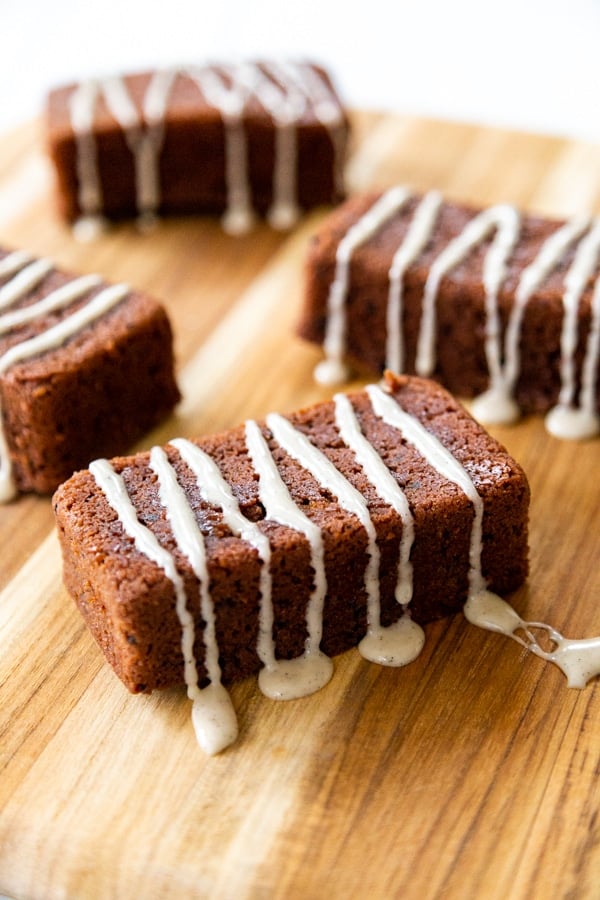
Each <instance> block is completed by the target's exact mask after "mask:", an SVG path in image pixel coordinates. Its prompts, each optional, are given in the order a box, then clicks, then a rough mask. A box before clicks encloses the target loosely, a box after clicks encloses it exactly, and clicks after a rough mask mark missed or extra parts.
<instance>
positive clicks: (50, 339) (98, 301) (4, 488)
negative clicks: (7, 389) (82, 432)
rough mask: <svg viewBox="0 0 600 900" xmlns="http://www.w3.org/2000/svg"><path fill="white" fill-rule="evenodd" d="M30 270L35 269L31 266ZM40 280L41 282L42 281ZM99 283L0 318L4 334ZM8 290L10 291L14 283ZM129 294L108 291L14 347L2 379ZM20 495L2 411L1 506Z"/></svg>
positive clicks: (118, 288)
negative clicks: (15, 366) (25, 361)
mask: <svg viewBox="0 0 600 900" xmlns="http://www.w3.org/2000/svg"><path fill="white" fill-rule="evenodd" d="M28 268H31V266H29V267H28ZM24 271H27V270H24ZM21 274H23V273H21ZM18 278H19V275H17V276H16V278H15V279H14V280H15V281H16V280H17V279H18ZM39 280H40V281H41V278H40V279H39ZM37 283H39V282H37V281H36V282H35V284H37ZM98 283H99V279H98V278H97V277H96V276H83V277H82V278H79V279H76V280H75V281H73V282H69V283H68V284H67V285H64V286H63V287H61V288H58V289H57V290H56V291H54V292H52V293H51V294H49V295H48V296H47V297H45V298H44V300H41V301H39V302H38V303H36V304H32V305H31V306H29V307H25V308H23V309H21V310H15V311H13V312H9V313H6V314H5V315H3V316H0V334H5V333H6V332H7V331H8V330H9V329H11V328H14V327H16V326H17V325H21V324H25V323H26V322H28V321H31V320H33V319H34V318H36V317H37V316H41V315H46V314H47V313H48V312H51V311H53V310H56V309H60V308H62V307H64V306H66V305H68V304H69V303H71V302H73V301H75V300H77V299H78V298H79V297H82V296H84V295H85V294H86V293H88V292H89V291H90V290H92V289H93V288H94V287H96V286H97V285H98ZM4 287H6V288H9V287H10V282H9V283H8V284H7V285H5V286H4ZM128 290H129V289H128V288H127V286H126V285H122V284H117V285H112V286H110V287H107V288H105V289H104V290H103V291H101V292H100V293H98V294H96V296H95V297H93V298H92V299H91V300H90V301H89V302H88V303H87V304H86V305H85V306H82V307H81V308H80V309H78V310H76V311H75V312H74V313H71V315H69V316H66V317H65V318H64V319H63V320H62V321H60V322H58V323H57V324H56V325H53V326H51V327H50V328H47V329H46V330H45V331H43V332H41V333H40V334H38V335H36V336H35V337H32V338H29V339H28V340H24V341H20V342H19V343H17V344H14V345H13V346H12V347H10V348H9V349H8V350H7V351H6V352H5V353H4V354H3V355H2V356H0V375H2V374H4V372H6V371H7V370H8V369H9V368H10V367H11V366H13V365H15V364H16V363H19V362H22V361H23V360H25V359H30V358H31V357H33V356H38V355H40V354H42V353H47V352H48V351H49V350H53V349H55V348H56V347H60V346H62V344H64V343H65V341H67V340H68V339H69V338H70V337H72V336H73V335H75V334H77V333H78V332H79V331H81V330H82V329H84V328H85V327H86V326H87V325H89V324H91V323H92V322H93V321H95V320H96V319H98V318H100V317H101V316H103V315H105V313H107V312H108V311H109V310H110V309H111V308H112V307H113V306H115V305H116V304H117V303H119V302H120V301H121V300H122V299H123V297H124V296H125V294H127V293H128ZM24 293H25V292H24V291H21V290H19V291H16V292H15V297H14V300H16V299H20V298H21V297H22V296H23V295H24ZM16 493H17V489H16V484H15V480H14V477H13V470H12V463H11V458H10V452H9V448H8V444H7V440H6V430H5V427H4V420H3V417H2V411H1V409H0V503H7V502H8V501H9V500H12V499H13V497H14V496H15V495H16Z"/></svg>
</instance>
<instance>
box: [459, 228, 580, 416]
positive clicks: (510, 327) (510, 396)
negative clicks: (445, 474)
mask: <svg viewBox="0 0 600 900" xmlns="http://www.w3.org/2000/svg"><path fill="white" fill-rule="evenodd" d="M588 226H589V219H588V218H583V217H580V218H577V219H573V220H572V221H570V222H567V223H566V224H565V225H563V226H562V227H561V228H559V229H558V231H555V232H554V234H552V235H551V236H550V237H549V238H548V239H547V240H546V241H545V242H544V244H543V245H542V247H541V249H540V251H539V253H538V254H537V256H536V257H535V259H534V260H533V262H532V263H531V264H530V265H529V266H527V268H526V269H524V270H523V272H522V274H521V277H520V279H519V284H518V286H517V289H516V291H515V299H514V303H513V306H512V309H511V311H510V316H509V320H508V324H507V327H506V335H505V338H504V365H503V367H502V369H499V368H496V369H494V370H493V371H491V372H490V387H489V389H488V390H487V391H485V393H483V394H480V396H479V397H476V398H475V399H474V401H473V405H472V409H473V413H474V415H475V416H476V418H478V419H479V420H480V421H482V422H490V423H497V424H509V423H511V422H514V421H516V419H518V417H519V407H518V405H517V403H516V401H515V399H514V390H515V385H516V383H517V379H518V377H519V364H520V360H519V341H520V337H521V327H522V323H523V315H524V312H525V308H526V306H527V304H528V302H529V300H530V298H531V296H532V295H533V293H534V292H535V291H536V290H538V288H539V287H540V285H541V284H542V283H543V282H544V280H545V279H546V278H547V277H548V276H549V275H550V273H551V272H552V271H553V269H555V268H556V267H557V265H558V264H559V263H560V261H561V260H562V259H563V258H564V255H565V253H566V252H567V250H568V249H569V247H571V246H572V245H573V244H574V243H575V242H576V241H578V240H579V239H580V238H581V236H582V234H583V233H584V231H585V230H586V229H587V228H588ZM497 355H499V351H497Z"/></svg>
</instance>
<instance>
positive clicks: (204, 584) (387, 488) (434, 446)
mask: <svg viewBox="0 0 600 900" xmlns="http://www.w3.org/2000/svg"><path fill="white" fill-rule="evenodd" d="M367 392H368V396H369V398H370V402H371V405H372V408H373V411H374V412H375V414H376V415H377V416H378V417H379V418H381V419H382V420H383V421H384V422H386V424H388V425H389V426H391V427H393V428H395V429H397V430H398V431H400V432H401V434H402V436H403V438H404V440H405V441H407V442H408V443H410V444H412V446H413V447H415V449H416V450H417V451H418V452H419V453H420V454H421V455H422V456H423V457H424V459H425V460H426V461H427V462H428V463H429V464H430V465H431V466H432V467H433V468H434V469H435V470H436V471H437V472H438V473H439V474H440V475H441V476H442V477H444V478H446V479H448V480H449V481H452V482H453V483H455V484H456V485H457V486H458V487H459V488H460V489H461V490H462V491H463V492H464V493H465V495H466V496H467V498H468V499H469V500H470V502H471V503H472V505H473V508H474V519H473V524H472V528H471V539H470V548H469V576H468V584H469V588H468V598H467V601H466V604H465V615H466V616H467V618H468V619H469V621H471V622H473V623H474V624H476V625H479V626H480V627H483V628H488V629H491V630H494V631H499V632H502V633H503V634H506V635H508V636H509V637H512V638H513V639H514V640H517V641H519V643H521V644H522V645H523V646H525V647H527V649H528V650H531V651H532V652H533V653H536V654H537V655H538V656H541V657H543V658H544V659H547V660H549V661H551V662H554V663H555V664H556V665H558V666H560V668H561V669H562V670H563V672H564V673H565V674H566V675H567V679H568V684H569V686H570V687H583V686H584V685H585V683H586V681H587V680H589V679H590V678H591V677H593V676H594V675H597V674H600V638H592V639H590V640H582V641H571V640H567V639H565V638H563V637H562V635H560V634H559V633H558V632H557V631H555V630H554V629H552V628H550V626H547V625H544V624H543V623H538V622H525V621H523V620H522V619H521V618H520V617H519V616H518V615H517V613H516V612H515V611H514V610H513V609H512V608H511V607H510V606H509V605H508V604H507V603H505V602H504V601H503V600H501V598H500V597H497V596H496V595H495V594H492V593H491V592H490V591H488V590H487V588H486V585H485V580H484V577H483V574H482V571H481V553H482V521H483V512H484V509H483V501H482V499H481V498H480V496H479V494H478V492H477V489H476V487H475V485H474V483H473V481H472V480H471V477H470V476H469V474H468V472H467V470H466V469H465V468H464V467H463V466H462V465H461V463H460V462H459V461H458V459H456V457H454V456H453V454H452V453H451V452H450V451H449V450H448V449H447V448H446V447H445V446H444V445H443V444H442V443H441V442H440V441H439V440H438V438H437V437H436V436H435V435H433V434H432V433H431V432H429V431H428V430H427V429H426V428H425V426H424V425H422V424H421V422H420V421H419V420H418V419H417V418H415V417H414V416H412V415H410V414H409V413H407V412H406V411H405V410H403V409H402V408H401V407H400V405H399V404H398V403H397V402H396V400H395V399H394V398H393V397H392V396H391V395H390V394H389V393H386V392H384V391H383V390H382V389H381V388H380V387H376V386H370V387H368V388H367ZM334 405H335V422H336V427H337V429H338V432H339V435H340V438H341V439H342V441H343V442H344V444H345V445H346V446H347V447H348V448H349V449H350V450H351V451H352V453H353V454H354V456H355V458H356V461H357V463H358V464H359V465H360V467H361V468H362V470H363V472H364V474H365V476H366V477H367V479H368V481H369V482H370V484H372V486H373V487H374V488H375V490H376V492H377V494H378V496H379V497H380V498H381V499H382V500H383V501H384V502H385V503H387V504H389V505H390V506H391V507H392V508H393V509H394V510H395V511H396V512H397V513H398V515H399V516H400V517H401V520H402V525H403V527H402V537H401V542H400V548H399V558H398V574H397V585H396V592H395V593H396V599H397V601H398V603H399V604H400V605H401V606H402V607H403V614H402V615H401V617H400V619H399V620H398V621H397V622H396V623H395V624H394V625H392V626H390V627H382V625H381V621H380V614H381V611H380V605H379V591H380V582H379V563H380V553H379V548H378V546H377V534H376V530H375V526H374V524H373V521H372V519H371V516H370V513H369V509H368V505H367V502H366V500H365V498H364V497H363V495H362V494H361V493H360V492H359V491H357V490H356V489H355V488H354V486H353V485H352V484H351V483H350V482H349V481H348V480H347V479H346V477H345V476H344V475H342V473H341V472H340V471H339V470H338V469H337V468H336V467H335V466H334V464H333V463H332V462H331V460H330V459H329V458H328V457H327V456H326V455H325V454H324V453H323V452H321V451H320V450H319V449H318V448H317V447H316V446H315V445H314V444H313V443H312V442H311V441H310V439H309V438H308V437H307V436H306V435H305V434H303V433H302V432H301V431H299V430H298V429H296V428H295V427H294V426H293V425H292V423H291V422H290V421H289V420H288V419H285V418H283V417H282V416H280V415H278V414H276V413H272V414H271V415H269V416H267V427H268V428H269V429H270V431H271V434H272V436H273V439H274V440H275V441H276V442H277V444H278V445H279V447H280V448H281V449H282V450H283V451H285V453H286V454H288V455H289V456H290V457H292V458H293V459H295V460H296V461H297V462H298V463H299V465H301V466H302V468H304V469H306V470H307V471H308V472H310V474H311V475H312V476H313V478H315V479H316V481H317V482H318V484H319V485H320V486H321V487H323V488H324V489H325V490H327V491H328V492H329V493H330V494H332V495H333V496H335V498H336V502H337V503H338V505H339V506H340V507H341V508H342V509H344V510H346V511H347V512H349V513H351V514H352V515H354V516H356V518H357V519H358V521H359V522H360V524H361V525H362V527H363V528H364V529H365V532H366V535H367V543H368V548H367V554H368V563H367V566H366V571H365V576H364V578H365V590H366V593H367V600H368V604H367V605H368V614H367V620H368V627H367V634H366V635H365V637H364V639H363V641H361V643H360V645H359V650H360V651H361V653H362V654H363V656H365V657H366V658H367V659H370V660H373V661H375V662H378V663H381V664H384V665H393V666H399V665H405V664H406V663H409V662H411V661H412V660H413V659H415V658H416V657H417V656H418V655H419V653H420V651H421V649H422V646H423V643H424V633H423V630H422V628H421V627H420V626H419V625H417V624H416V623H415V622H413V621H412V619H411V618H410V615H409V613H408V605H409V603H410V600H411V597H412V566H411V562H410V552H411V547H412V544H413V540H414V523H413V518H412V514H411V511H410V508H409V505H408V502H407V499H406V496H405V495H404V493H403V491H402V490H401V488H400V486H399V485H398V483H397V482H396V480H395V478H394V477H393V475H392V474H391V472H390V471H389V469H388V468H387V466H386V465H385V463H384V461H383V459H382V458H381V457H380V456H379V454H378V453H377V451H376V450H375V448H374V446H373V445H372V444H371V443H370V442H369V441H368V440H367V438H366V437H365V435H364V434H363V432H362V430H361V426H360V422H359V420H358V417H357V415H356V412H355V411H354V408H353V406H352V404H351V402H350V400H349V399H348V398H347V397H345V396H343V395H336V397H335V399H334ZM245 439H246V447H247V451H248V455H249V458H250V462H251V463H252V466H253V468H254V471H255V472H256V475H257V476H258V482H259V487H258V492H259V500H260V502H261V504H262V505H263V507H264V510H265V520H264V521H267V522H275V523H278V524H280V525H283V526H285V527H287V528H292V529H294V530H296V531H298V532H299V533H301V534H303V535H304V536H305V538H306V539H307V541H308V544H309V548H310V554H311V567H312V569H313V572H314V588H313V591H312V594H311V598H310V601H309V604H308V609H307V631H308V638H307V640H306V644H305V650H304V653H303V654H302V655H301V656H299V657H297V658H295V659H292V660H277V659H275V650H274V641H273V634H272V632H273V608H272V583H271V573H270V563H271V548H270V544H269V540H268V538H267V536H266V535H265V534H264V532H263V531H262V530H261V528H260V525H259V524H257V523H254V522H252V521H250V520H249V519H247V518H246V516H245V515H244V514H243V512H242V510H241V508H240V506H239V503H238V501H237V500H236V498H235V496H234V494H233V491H232V488H231V486H230V485H229V483H228V482H227V481H226V480H225V478H224V476H223V475H222V474H221V471H220V469H219V466H218V465H217V463H216V462H215V461H214V460H213V459H212V458H211V457H210V456H208V454H206V453H205V452H204V451H203V450H201V449H200V448H199V447H197V446H196V445H195V444H193V443H191V442H190V441H188V440H184V439H177V440H174V441H172V442H171V446H172V447H173V448H174V449H175V450H177V452H178V453H179V456H180V457H181V459H182V460H183V462H184V463H185V464H186V465H187V466H188V467H189V468H190V470H191V471H192V472H193V474H194V475H195V478H196V483H197V486H198V489H199V490H200V494H201V496H202V498H203V500H204V501H205V502H207V503H209V504H211V505H213V506H216V507H217V508H218V509H219V510H220V511H221V513H222V515H223V521H224V522H225V524H226V525H227V526H228V527H229V528H230V530H231V532H232V533H233V535H235V536H236V537H239V538H240V539H242V540H244V541H248V543H249V544H250V545H251V546H252V547H253V548H254V549H255V550H256V551H257V553H258V556H259V559H260V563H261V572H260V593H261V607H260V623H259V637H258V641H257V644H258V646H257V651H258V653H259V656H260V658H261V661H262V662H263V668H262V670H261V672H260V674H259V685H260V687H261V690H262V691H263V692H264V693H265V694H266V695H267V696H269V697H272V698H273V699H291V698H294V697H302V696H305V695H306V694H308V693H312V692H313V691H316V690H318V689H319V688H320V687H322V686H323V685H324V684H326V683H327V681H328V680H329V678H330V677H331V674H332V662H331V660H330V659H329V658H328V657H327V656H325V655H324V654H323V653H322V652H321V651H320V649H319V645H320V642H321V637H322V628H323V609H324V600H325V596H326V592H327V583H326V574H325V560H324V545H323V532H322V530H321V528H320V527H319V526H317V524H316V523H315V522H313V521H312V519H310V518H309V517H308V516H307V515H306V514H305V513H304V512H303V511H302V509H301V508H300V507H299V506H298V505H297V504H296V502H295V501H294V500H293V498H292V496H291V494H290V492H289V490H288V488H287V487H286V485H285V482H284V481H283V478H282V476H281V474H280V472H279V469H278V467H277V464H276V463H275V459H274V456H273V454H272V452H271V450H270V448H269V444H268V442H267V440H266V439H265V437H264V435H263V433H262V430H261V428H260V426H259V425H258V424H257V423H256V422H254V421H251V420H250V421H247V422H246V425H245ZM150 468H151V470H152V471H153V472H154V473H155V475H156V477H157V480H158V496H159V500H160V503H161V504H162V506H163V508H164V510H165V514H166V517H167V519H168V521H169V522H170V525H171V529H172V533H173V536H174V539H175V542H176V544H177V548H178V550H179V551H180V552H181V553H182V554H183V555H184V556H185V557H186V559H187V560H188V561H189V563H190V565H191V568H192V570H193V572H194V575H195V576H196V578H197V580H198V583H199V593H200V605H201V614H202V618H203V620H204V622H205V628H204V634H203V640H204V645H205V666H206V671H207V675H208V677H209V679H210V684H209V685H208V686H207V687H206V688H202V689H201V688H200V687H199V686H198V670H197V665H196V659H195V656H194V643H195V639H196V636H195V627H194V618H193V616H192V614H191V612H190V609H189V604H188V597H187V594H186V589H185V584H184V580H183V577H182V575H181V574H180V572H179V571H178V568H177V563H176V560H175V557H174V556H173V554H172V553H170V552H169V551H168V550H167V549H166V548H164V547H163V546H162V545H161V544H160V542H159V540H158V538H157V537H156V536H155V535H154V534H153V532H152V531H151V530H150V529H149V528H148V527H147V526H145V525H144V524H143V523H142V522H141V521H140V520H139V519H138V516H137V513H136V510H135V507H134V505H133V502H132V500H131V498H130V497H129V495H128V493H127V489H126V485H125V482H124V480H123V478H122V476H120V475H118V474H117V472H116V471H115V470H114V469H113V467H112V466H111V464H110V463H109V462H108V461H107V460H96V461H95V462H94V463H92V464H91V466H90V471H91V473H92V475H93V476H94V478H95V480H96V482H97V483H98V485H99V487H100V489H101V490H102V491H103V492H104V494H105V495H106V498H107V501H108V503H109V504H110V505H111V507H112V508H113V509H114V510H115V512H116V513H117V516H118V518H119V520H120V522H121V524H122V527H123V529H124V531H125V533H126V534H128V535H129V536H130V537H131V538H132V539H133V541H134V544H135V547H136V548H137V550H138V551H139V552H140V553H142V554H144V555H145V556H146V557H148V558H149V559H150V560H151V561H153V562H154V563H155V564H156V565H158V566H159V567H160V568H161V569H162V570H163V571H164V573H165V574H166V576H167V578H168V579H169V580H170V581H171V583H172V584H173V589H174V592H175V600H176V611H177V615H178V618H179V621H180V624H181V629H182V637H181V648H182V654H183V659H184V679H185V683H186V685H187V690H188V696H189V697H190V699H191V700H192V701H193V706H192V718H193V722H194V728H195V731H196V735H197V738H198V741H199V743H200V745H201V746H202V747H203V748H204V750H205V751H206V752H207V753H209V754H214V753H218V752H220V751H221V750H223V749H224V748H225V747H227V746H229V745H230V744H231V743H232V742H233V741H234V740H235V738H236V736H237V731H238V729H237V720H236V716H235V712H234V709H233V706H232V703H231V700H230V698H229V695H228V693H227V691H226V690H225V688H224V687H223V685H222V683H221V670H220V666H219V649H218V643H217V635H216V621H215V611H214V608H213V601H212V597H211V595H210V573H209V569H208V562H207V553H206V547H205V543H204V537H203V535H202V532H201V529H200V527H199V524H198V522H197V520H196V516H195V513H194V512H193V509H192V507H191V505H190V503H189V501H188V499H187V497H186V495H185V492H184V490H183V488H182V487H181V485H180V484H179V481H178V478H177V473H176V470H175V468H174V467H173V465H172V464H171V463H170V461H169V459H168V456H167V454H166V452H165V451H164V450H163V449H161V448H158V447H154V448H153V449H152V450H151V453H150ZM534 629H540V630H541V631H542V632H543V633H544V634H545V635H546V637H547V638H548V639H549V640H550V641H551V643H552V644H553V649H551V650H550V651H546V650H544V649H543V648H542V647H541V646H540V645H539V643H538V642H537V641H536V639H535V636H534V635H533V633H532V630H534ZM519 631H521V632H523V633H524V634H525V638H522V637H521V636H520V635H519V634H517V633H516V632H519Z"/></svg>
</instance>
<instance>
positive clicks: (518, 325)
mask: <svg viewBox="0 0 600 900" xmlns="http://www.w3.org/2000/svg"><path fill="white" fill-rule="evenodd" d="M394 192H397V193H396V196H397V198H398V199H397V203H396V206H395V207H394V204H393V203H392V204H391V207H390V211H388V214H387V217H386V216H385V214H384V215H383V216H382V217H380V219H379V221H376V223H375V227H374V228H372V229H371V230H369V228H368V227H367V228H366V229H365V225H367V226H368V219H369V217H373V215H374V214H375V213H376V209H377V207H378V206H379V207H380V208H381V206H380V205H381V201H382V200H383V199H384V198H385V195H374V194H373V195H365V196H361V197H357V198H352V199H351V200H349V201H347V203H346V204H344V206H343V207H341V208H340V209H338V210H336V211H334V212H333V213H332V214H331V215H330V216H329V217H328V219H327V220H326V221H325V222H324V223H323V225H322V226H321V228H320V230H319V232H318V233H317V234H316V235H315V237H314V239H313V242H312V244H311V247H310V251H309V255H308V258H307V263H306V290H305V306H304V310H303V313H302V316H301V321H300V322H299V326H298V331H299V334H300V335H301V336H302V337H304V338H305V339H307V340H310V341H313V342H315V343H319V344H324V345H325V346H326V356H327V358H328V359H329V360H335V361H337V363H338V364H341V363H343V362H344V360H346V361H348V362H350V363H351V364H353V365H357V366H358V368H359V370H360V371H369V372H378V371H379V372H381V371H383V370H384V369H385V368H386V367H393V368H395V369H401V370H402V371H405V372H407V373H414V372H417V373H418V374H421V375H428V376H430V377H434V378H436V379H437V380H439V381H440V382H441V383H443V384H444V385H445V386H446V387H447V388H448V389H449V390H451V391H452V392H453V393H454V394H456V395H458V396H462V397H478V396H479V395H481V394H484V393H485V392H488V391H491V392H492V393H493V394H495V395H496V396H500V397H501V398H502V403H500V404H496V407H495V409H493V408H491V407H489V408H488V416H487V417H485V416H484V415H483V414H482V417H483V420H484V421H500V420H501V419H499V418H498V416H499V415H500V416H501V415H502V412H504V415H505V416H506V420H508V419H509V418H512V419H514V418H515V417H516V416H517V413H518V410H519V409H520V410H521V411H523V412H536V413H540V412H547V411H548V410H549V409H551V408H553V407H554V406H555V405H557V404H561V405H562V406H566V407H572V408H575V409H577V408H580V407H585V412H586V414H588V416H589V417H590V418H591V419H592V420H594V421H595V417H596V414H597V411H598V409H599V408H600V383H599V380H598V376H597V374H594V376H593V377H588V381H589V382H590V383H589V385H588V387H587V388H586V387H585V385H584V382H585V377H586V376H585V374H584V373H585V371H586V369H587V370H588V371H592V370H593V369H594V359H595V358H596V357H595V356H594V352H595V351H594V346H593V340H592V338H591V334H592V330H593V329H592V322H593V321H594V320H595V318H597V316H598V313H597V311H594V309H595V306H597V303H594V300H593V297H594V290H595V285H597V283H598V273H599V270H600V226H599V225H598V224H597V223H596V222H594V221H593V220H589V219H585V217H580V218H575V219H573V220H570V221H569V222H559V221H551V220H548V219H543V218H540V217H537V216H532V215H521V214H520V213H518V211H517V210H515V209H513V208H512V207H509V206H504V205H500V206H496V207H491V208H489V209H487V210H483V211H482V210H477V209H473V208H470V207H466V206H463V205H459V204H455V203H450V202H446V201H443V200H442V198H440V197H439V195H437V196H436V195H435V192H431V193H430V194H429V195H425V196H424V197H420V196H416V195H412V194H411V193H410V192H408V191H406V192H402V190H401V189H399V188H395V189H391V190H390V191H389V192H387V195H388V199H390V198H392V199H393V197H392V195H393V193H394ZM428 203H429V207H430V209H429V215H427V213H428V211H427V209H425V207H426V205H427V204H428ZM384 213H385V210H384ZM361 228H363V232H364V236H363V238H362V239H361V236H360V234H357V233H356V232H357V231H359V230H360V229H361ZM353 230H354V235H355V237H356V240H355V241H354V243H353V245H352V247H348V242H349V241H350V243H352V241H351V234H352V232H353ZM344 242H345V243H346V252H348V251H349V253H348V260H347V263H346V265H344V263H343V262H342V261H341V257H342V253H343V252H344V250H343V247H344ZM336 280H337V289H338V290H339V291H340V297H339V298H338V309H339V312H338V313H337V314H333V313H332V305H331V304H332V302H333V300H332V291H333V285H334V284H335V283H336ZM333 332H337V333H336V334H334V333H333ZM327 347H329V349H327ZM570 347H572V349H569V348H570ZM596 355H597V354H596ZM596 363H597V359H596ZM338 370H339V371H340V372H341V371H342V370H341V368H340V365H338ZM332 377H333V376H332ZM590 394H592V395H593V397H592V399H590V398H589V395H590ZM511 403H512V406H511ZM509 407H510V410H509V411H508V412H507V410H508V408H509ZM502 420H504V419H502ZM592 424H593V422H592Z"/></svg>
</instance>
